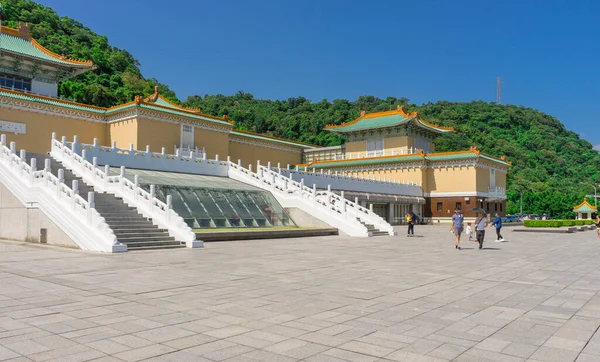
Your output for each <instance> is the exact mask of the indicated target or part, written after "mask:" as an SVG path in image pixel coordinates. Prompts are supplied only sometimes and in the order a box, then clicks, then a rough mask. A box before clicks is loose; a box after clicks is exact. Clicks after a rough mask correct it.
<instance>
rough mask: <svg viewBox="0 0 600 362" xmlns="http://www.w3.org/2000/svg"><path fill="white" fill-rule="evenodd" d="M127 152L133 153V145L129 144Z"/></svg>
mask: <svg viewBox="0 0 600 362" xmlns="http://www.w3.org/2000/svg"><path fill="white" fill-rule="evenodd" d="M129 151H133V143H130V144H129Z"/></svg>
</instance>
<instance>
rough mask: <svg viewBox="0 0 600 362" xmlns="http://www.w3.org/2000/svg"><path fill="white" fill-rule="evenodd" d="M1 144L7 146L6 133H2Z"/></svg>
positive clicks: (0, 136)
mask: <svg viewBox="0 0 600 362" xmlns="http://www.w3.org/2000/svg"><path fill="white" fill-rule="evenodd" d="M0 145H2V146H6V135H5V134H2V135H0Z"/></svg>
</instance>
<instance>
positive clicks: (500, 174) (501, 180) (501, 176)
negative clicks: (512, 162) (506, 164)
mask: <svg viewBox="0 0 600 362" xmlns="http://www.w3.org/2000/svg"><path fill="white" fill-rule="evenodd" d="M496 187H504V188H506V171H498V170H496Z"/></svg>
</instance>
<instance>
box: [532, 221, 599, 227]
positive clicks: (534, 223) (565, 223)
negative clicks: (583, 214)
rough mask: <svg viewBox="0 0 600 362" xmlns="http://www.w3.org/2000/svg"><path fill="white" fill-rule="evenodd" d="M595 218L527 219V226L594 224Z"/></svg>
mask: <svg viewBox="0 0 600 362" xmlns="http://www.w3.org/2000/svg"><path fill="white" fill-rule="evenodd" d="M595 223H596V221H595V220H525V222H524V224H525V226H526V227H532V228H541V227H543V228H557V227H561V226H583V225H593V224H595Z"/></svg>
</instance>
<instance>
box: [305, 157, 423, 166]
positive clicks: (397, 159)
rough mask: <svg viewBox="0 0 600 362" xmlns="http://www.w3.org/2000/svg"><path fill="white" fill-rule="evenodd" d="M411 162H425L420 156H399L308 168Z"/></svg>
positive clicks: (324, 163) (329, 163) (325, 163)
mask: <svg viewBox="0 0 600 362" xmlns="http://www.w3.org/2000/svg"><path fill="white" fill-rule="evenodd" d="M409 161H423V157H421V156H418V155H408V156H398V157H374V158H365V159H360V158H357V159H354V160H345V161H333V162H327V161H324V162H319V163H315V164H312V165H310V166H308V167H309V168H313V167H314V168H329V167H346V166H348V167H353V166H367V165H377V164H381V163H394V162H409Z"/></svg>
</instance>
